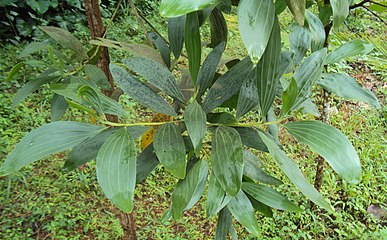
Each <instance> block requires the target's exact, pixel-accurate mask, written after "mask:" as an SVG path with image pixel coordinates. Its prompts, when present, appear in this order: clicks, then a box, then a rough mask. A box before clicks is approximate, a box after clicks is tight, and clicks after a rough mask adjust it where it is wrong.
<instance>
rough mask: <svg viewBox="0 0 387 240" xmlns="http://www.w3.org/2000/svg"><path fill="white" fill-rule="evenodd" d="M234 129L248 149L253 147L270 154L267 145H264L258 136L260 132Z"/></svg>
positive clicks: (244, 128)
mask: <svg viewBox="0 0 387 240" xmlns="http://www.w3.org/2000/svg"><path fill="white" fill-rule="evenodd" d="M234 129H235V130H237V131H238V133H239V136H240V137H241V139H242V144H243V145H245V146H246V147H251V148H254V149H257V150H259V151H262V152H269V150H268V149H267V147H266V145H265V143H263V141H262V139H261V137H260V136H259V134H258V132H259V130H257V129H255V128H246V127H237V128H234Z"/></svg>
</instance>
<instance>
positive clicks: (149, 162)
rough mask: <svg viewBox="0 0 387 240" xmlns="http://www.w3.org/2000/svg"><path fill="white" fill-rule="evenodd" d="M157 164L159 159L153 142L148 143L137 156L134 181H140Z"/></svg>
mask: <svg viewBox="0 0 387 240" xmlns="http://www.w3.org/2000/svg"><path fill="white" fill-rule="evenodd" d="M157 165H159V160H158V159H157V156H156V154H155V152H154V149H153V143H151V144H149V146H148V147H146V148H145V149H144V150H143V151H142V152H141V153H140V154H139V155H138V157H137V176H136V182H137V183H141V182H142V181H143V180H144V179H145V178H146V177H147V176H148V175H149V174H150V173H151V172H152V171H153V169H155V168H156V167H157Z"/></svg>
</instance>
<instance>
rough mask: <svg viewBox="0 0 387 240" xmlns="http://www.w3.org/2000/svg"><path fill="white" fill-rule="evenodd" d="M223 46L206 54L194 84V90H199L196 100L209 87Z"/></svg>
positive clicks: (220, 45) (221, 44) (223, 44)
mask: <svg viewBox="0 0 387 240" xmlns="http://www.w3.org/2000/svg"><path fill="white" fill-rule="evenodd" d="M225 46H226V44H225V43H224V42H222V43H220V44H219V45H218V46H216V47H215V48H214V50H212V51H211V52H210V54H208V56H207V58H206V59H205V60H204V62H203V64H202V66H201V67H200V70H199V74H198V81H197V83H196V88H197V89H199V92H198V95H197V98H200V97H201V96H202V95H203V94H204V92H205V91H206V90H207V88H209V87H210V85H211V83H212V81H213V79H214V76H215V73H216V69H217V67H218V65H219V61H220V58H221V57H222V54H223V52H224V49H225Z"/></svg>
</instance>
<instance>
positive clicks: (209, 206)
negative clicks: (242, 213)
mask: <svg viewBox="0 0 387 240" xmlns="http://www.w3.org/2000/svg"><path fill="white" fill-rule="evenodd" d="M231 198H232V197H231V196H229V195H228V194H226V192H225V191H224V190H223V188H222V186H220V184H219V182H218V180H216V177H215V176H214V175H213V174H211V177H210V181H209V184H208V194H207V202H206V213H207V218H210V217H212V216H213V215H215V214H216V213H218V212H219V211H220V210H221V209H222V208H224V207H225V206H226V205H227V204H228V202H229V201H230V200H231Z"/></svg>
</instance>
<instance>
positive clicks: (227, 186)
mask: <svg viewBox="0 0 387 240" xmlns="http://www.w3.org/2000/svg"><path fill="white" fill-rule="evenodd" d="M211 156H212V169H213V174H214V176H215V177H216V179H217V180H218V182H219V184H220V185H221V186H222V188H223V189H224V190H225V191H226V192H227V193H228V194H229V195H230V196H235V195H237V193H238V192H239V189H240V188H241V184H242V175H243V148H242V141H241V138H240V136H239V134H238V132H237V131H236V130H235V129H233V128H230V127H226V126H219V127H218V128H216V130H215V132H214V135H213V137H212V151H211Z"/></svg>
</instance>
